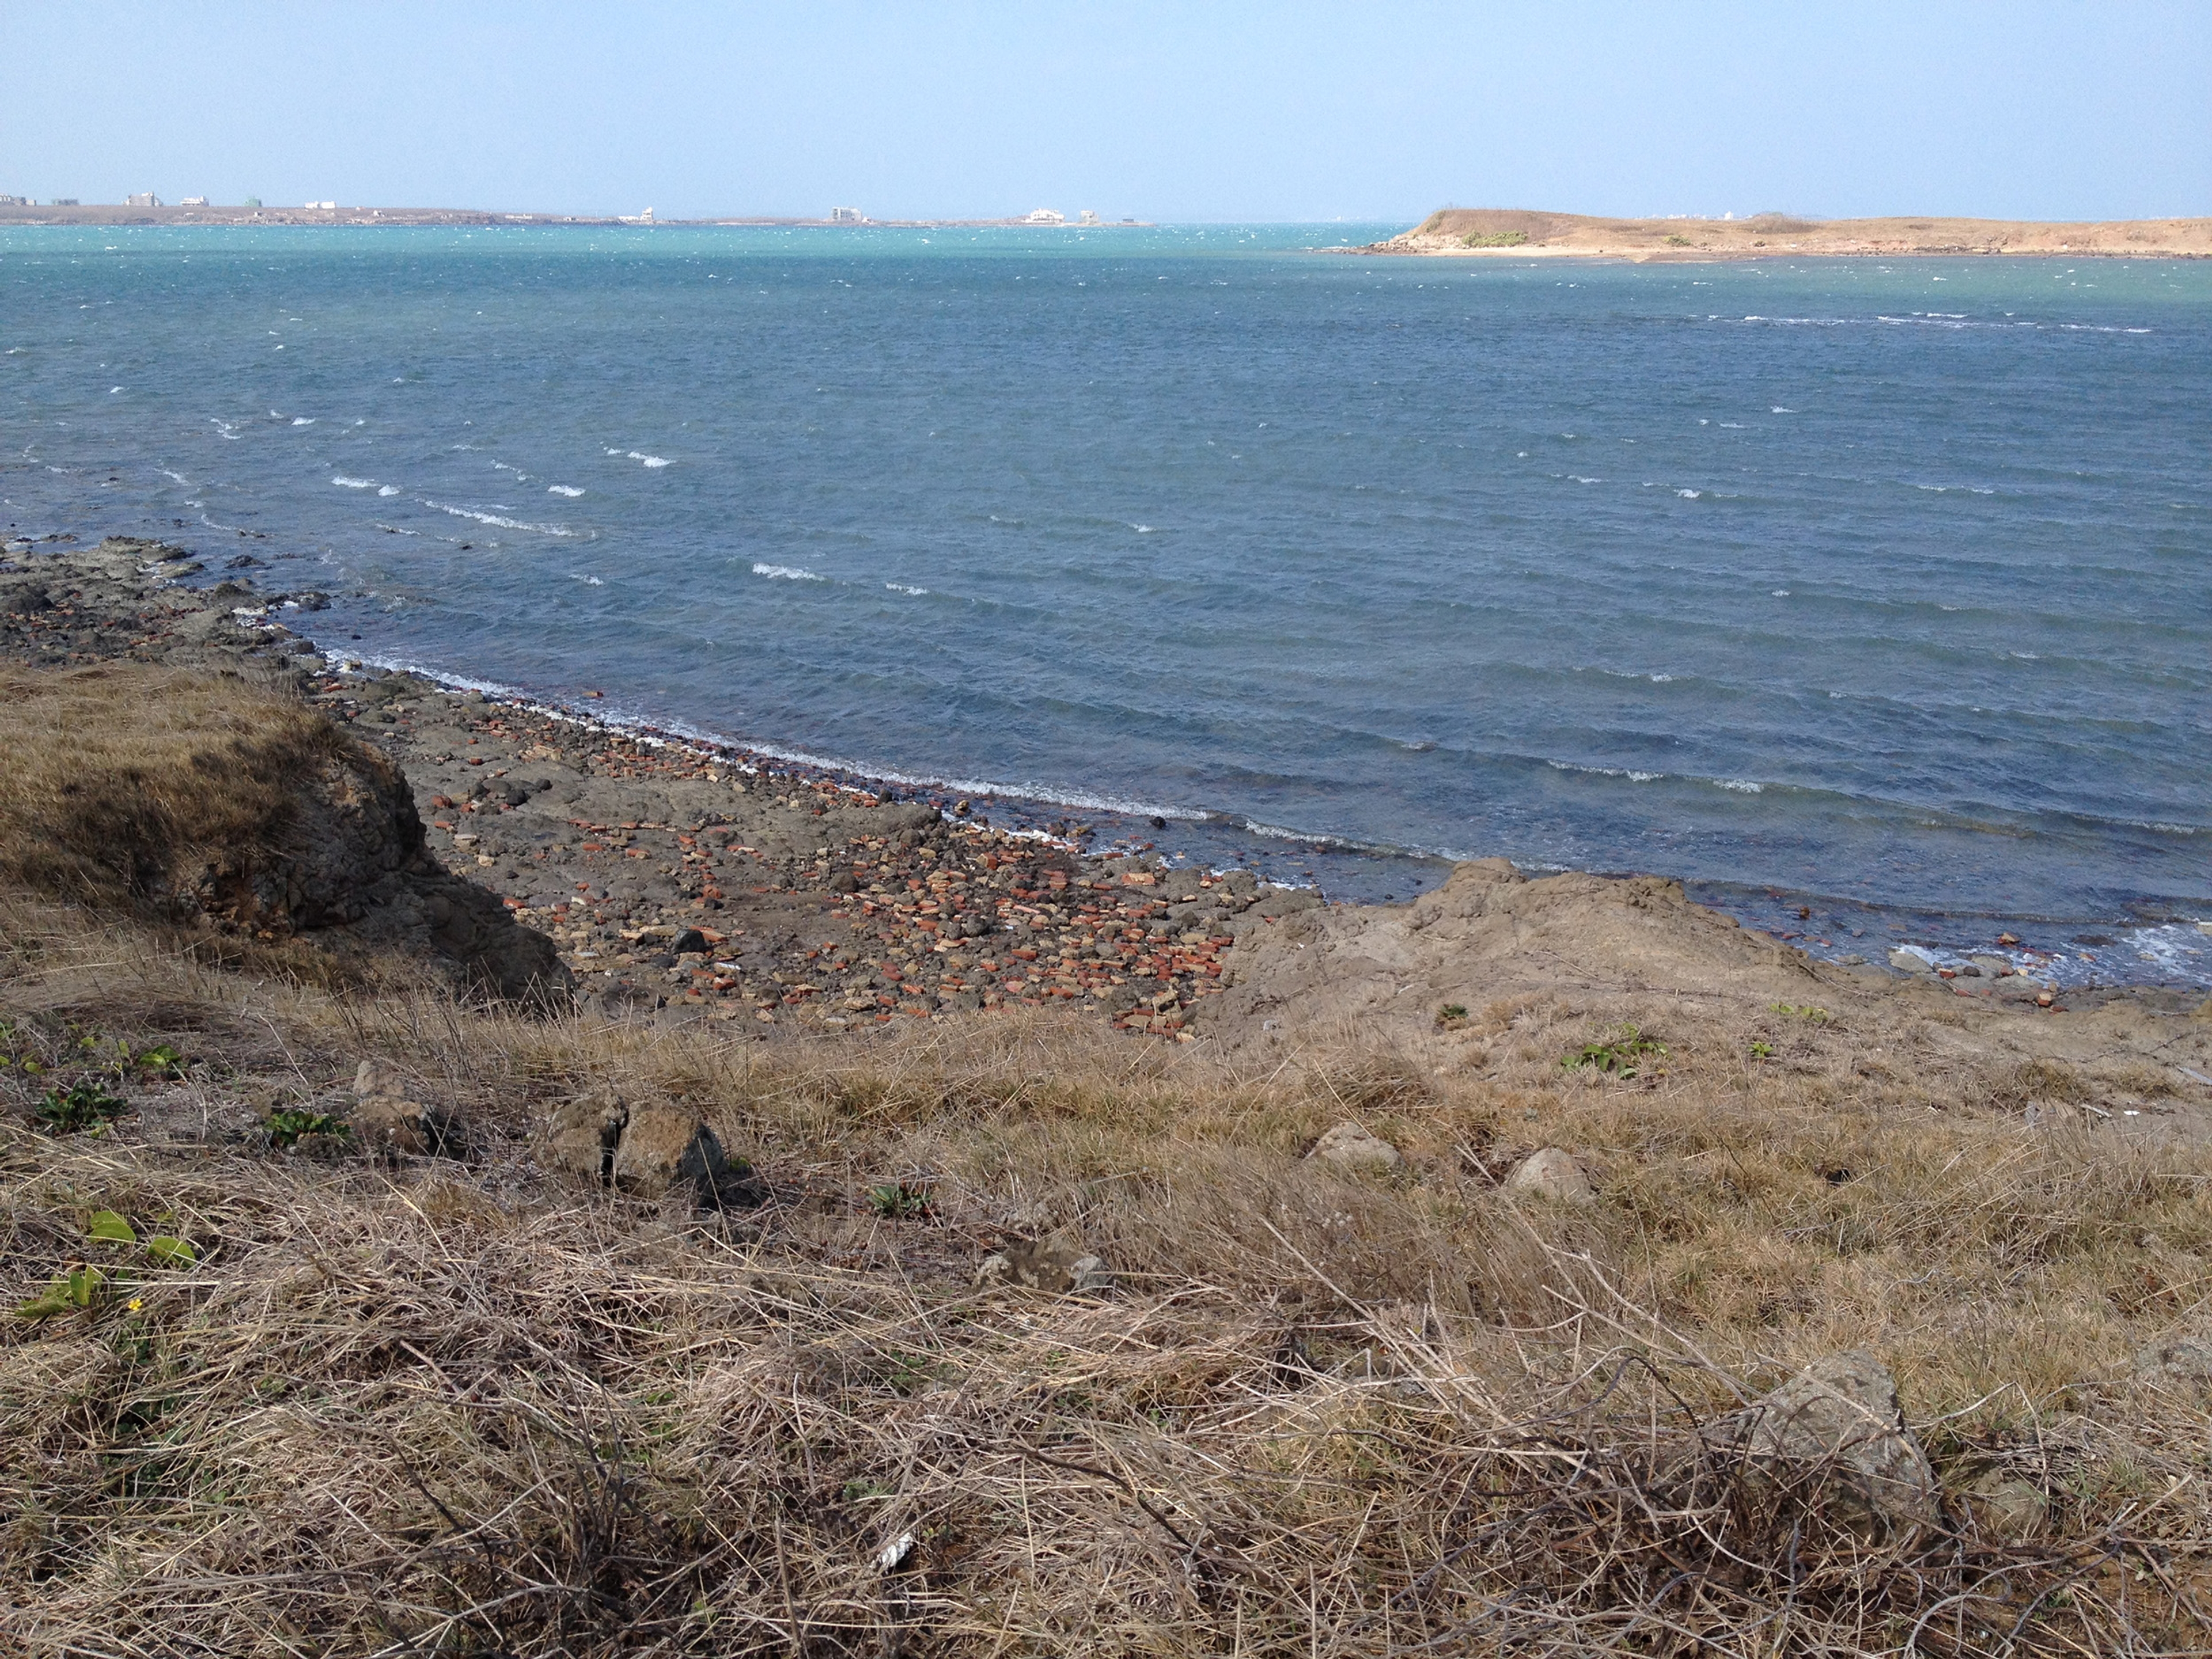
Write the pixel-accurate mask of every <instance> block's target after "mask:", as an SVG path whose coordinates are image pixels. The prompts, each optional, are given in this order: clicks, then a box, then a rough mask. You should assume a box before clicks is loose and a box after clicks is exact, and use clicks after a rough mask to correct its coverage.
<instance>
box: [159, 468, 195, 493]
mask: <svg viewBox="0 0 2212 1659" xmlns="http://www.w3.org/2000/svg"><path fill="white" fill-rule="evenodd" d="M156 471H159V472H160V473H161V476H162V477H165V478H174V479H175V480H176V481H177V482H178V483H180V484H182V485H184V487H185V489H191V487H192V481H191V479H190V478H187V477H185V475H184V474H183V473H181V472H172V471H169V469H168V468H167V467H166V466H164V467H160V468H157V469H156Z"/></svg>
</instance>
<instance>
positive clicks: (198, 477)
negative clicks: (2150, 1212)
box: [0, 226, 2212, 983]
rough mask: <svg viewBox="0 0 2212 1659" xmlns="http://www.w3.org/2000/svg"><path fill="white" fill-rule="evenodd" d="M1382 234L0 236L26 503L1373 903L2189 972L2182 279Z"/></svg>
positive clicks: (2196, 896)
mask: <svg viewBox="0 0 2212 1659" xmlns="http://www.w3.org/2000/svg"><path fill="white" fill-rule="evenodd" d="M1391 228H1393V227H1382V226H1374V227H1335V226H1332V227H1327V228H1321V227H1310V226H1309V227H1297V226H1293V227H1238V228H1221V227H1208V228H1161V229H1151V228H1133V229H1123V228H1112V229H1107V230H1102V231H1091V232H1076V231H1072V230H1071V231H1030V230H1003V229H999V230H966V229H938V230H888V229H869V230H860V231H848V230H839V231H823V230H811V231H809V230H769V229H748V228H720V229H690V228H652V229H643V228H641V229H636V230H624V231H609V230H585V229H550V230H549V229H535V228H499V229H482V230H476V231H472V232H471V231H419V230H398V229H392V230H359V231H355V230H323V229H314V230H286V229H273V228H272V229H253V230H245V229H229V230H226V229H197V230H173V229H161V230H148V229H140V230H123V229H100V230H80V229H10V230H6V231H0V354H4V355H0V432H4V439H3V440H0V523H4V524H5V525H6V526H7V527H8V531H9V534H10V535H11V536H13V537H15V538H39V537H43V536H47V535H52V534H60V533H74V534H76V535H78V536H79V537H81V538H89V537H94V536H97V535H99V534H102V533H110V532H131V533H140V534H157V535H160V536H161V537H163V538H167V539H168V540H171V541H174V542H178V543H180V544H184V545H185V546H187V547H191V548H192V549H194V550H197V551H200V552H202V553H204V554H205V555H207V556H210V558H211V559H214V560H215V561H216V562H217V564H218V565H219V564H220V562H221V561H222V559H225V558H228V557H232V556H237V555H239V554H240V553H250V554H251V555H252V556H255V557H257V558H259V559H262V560H264V561H265V562H267V564H268V565H269V567H270V569H269V571H268V572H267V573H266V574H265V576H264V577H263V578H262V579H263V580H268V581H271V582H275V583H277V584H281V585H284V586H291V587H295V588H306V587H313V588H318V589H321V590H324V591H326V592H330V593H331V595H332V596H333V599H334V600H335V605H334V608H333V610H332V611H331V612H329V613H326V614H324V615H319V616H317V617H313V619H312V624H311V625H312V626H313V630H314V631H315V632H316V633H317V635H318V637H319V638H320V639H322V640H323V641H325V643H336V644H337V645H339V646H340V647H341V648H343V649H345V650H348V651H350V652H352V653H357V654H359V655H361V656H362V657H363V658H365V659H369V660H372V661H386V662H393V663H398V662H405V663H409V664H412V665H421V666H425V667H428V668H430V669H433V670H435V671H441V672H445V673H448V674H453V675H456V676H460V677H465V678H473V679H476V680H478V681H483V682H489V683H495V684H501V685H504V686H510V687H516V688H520V689H523V690H527V691H529V692H531V693H532V694H534V695H537V696H542V697H545V698H548V699H552V700H556V701H558V700H568V699H573V698H575V697H576V696H579V695H580V693H581V692H582V691H584V690H586V689H587V688H592V689H601V690H605V692H606V694H607V696H606V697H605V701H604V702H596V703H593V704H592V707H593V708H595V709H604V710H606V711H608V712H611V713H616V714H623V715H626V716H628V717H631V718H635V719H639V720H648V721H653V722H657V723H660V724H663V725H667V726H676V727H679V728H682V729H689V730H694V731H699V732H712V733H715V734H720V735H722V736H726V737H728V738H733V739H738V740H741V741H744V742H747V743H750V744H758V745H763V746H766V747H769V748H770V749H772V750H778V751H782V752H787V753H791V754H794V755H805V756H811V757H823V758H826V759H829V760H834V761H836V762H837V763H841V764H842V765H845V766H847V767H848V768H850V769H854V770H858V771H862V772H866V773H871V774H874V775H885V776H894V777H900V778H908V779H915V780H925V781H943V782H944V783H945V785H946V786H947V787H948V788H950V789H952V790H955V791H957V792H958V793H966V794H969V795H971V796H975V797H981V796H985V795H987V794H993V793H994V792H995V797H996V799H994V800H993V801H991V802H989V803H987V805H988V806H989V808H990V810H992V811H994V812H995V813H997V814H999V815H1000V816H1001V817H1016V818H1020V817H1024V816H1026V817H1029V818H1030V819H1032V820H1034V819H1036V818H1037V817H1054V816H1063V817H1064V816H1070V815H1071V814H1072V815H1073V816H1074V817H1078V818H1080V819H1082V820H1084V821H1085V822H1090V823H1096V824H1098V825H1100V826H1101V829H1100V839H1101V840H1102V842H1103V841H1106V840H1111V839H1113V838H1115V837H1117V836H1123V837H1126V836H1142V837H1144V838H1146V839H1151V840H1155V841H1158V842H1160V843H1161V844H1162V845H1163V846H1164V847H1167V848H1171V849H1174V850H1178V851H1181V852H1182V853H1185V854H1189V855H1193V856H1203V857H1206V858H1210V859H1212V860H1216V861H1219V860H1225V859H1231V858H1242V859H1245V860H1250V861H1255V862H1258V863H1261V864H1264V865H1266V866H1267V867H1268V868H1269V869H1270V870H1272V871H1273V872H1276V873H1279V874H1286V875H1290V876H1293V877H1297V876H1300V875H1302V874H1304V872H1311V873H1312V877H1313V878H1314V879H1316V880H1318V881H1320V882H1321V883H1322V884H1323V885H1324V886H1325V887H1327V888H1328V889H1329V890H1332V891H1335V892H1342V893H1345V894H1347V895H1350V896H1362V897H1370V898H1372V897H1381V896H1383V895H1384V894H1386V893H1387V894H1392V895H1395V896H1401V897H1402V896H1409V895H1410V894H1411V893H1412V892H1413V891H1415V890H1418V889H1419V888H1420V887H1422V886H1425V885H1427V884H1432V883H1433V882H1434V881H1435V880H1436V879H1437V878H1439V877H1440V874H1441V872H1442V869H1443V866H1442V865H1441V864H1439V863H1437V861H1436V858H1437V855H1442V856H1449V857H1465V856H1479V855H1486V854H1504V855H1506V856H1508V857H1510V858H1512V859H1514V860H1516V861H1518V862H1520V863H1522V864H1523V865H1526V866H1535V867H1574V868H1592V869H1599V870H1607V871H1626V870H1638V871H1652V872H1662V873H1665V874H1669V875H1674V876H1680V877H1682V878H1685V879H1686V880H1688V881H1690V882H1691V883H1692V885H1693V890H1696V891H1698V892H1699V894H1700V895H1701V896H1706V897H1709V898H1712V899H1714V900H1716V901H1717V902H1723V903H1724V904H1726V905H1728V906H1729V908H1734V909H1735V910H1736V911H1737V912H1738V914H1741V915H1745V916H1746V917H1747V918H1749V919H1752V920H1754V921H1759V922H1760V923H1761V924H1762V925H1768V926H1771V927H1775V928H1776V929H1777V930H1778V931H1782V932H1786V933H1802V935H1803V936H1804V937H1805V939H1806V940H1807V942H1808V943H1809V944H1812V945H1814V946H1815V947H1816V948H1818V949H1820V950H1821V951H1824V952H1825V953H1828V954H1841V953H1843V952H1844V951H1859V952H1862V953H1865V954H1869V955H1871V956H1873V957H1875V959H1877V960H1878V959H1880V957H1881V956H1882V955H1883V954H1884V953H1885V952H1886V951H1887V948H1888V947H1889V946H1890V945H1892V944H1894V943H1895V942H1897V941H1899V940H1901V939H1917V940H1920V941H1923V942H1925V943H1930V944H1935V945H1949V946H1958V947H1963V946H1966V945H1972V944H1974V943H1976V942H1978V941H1986V940H1988V939H1992V938H1994V936H1995V935H1996V933H1997V932H1999V931H2001V930H2003V929H2007V928H2009V929H2010V930H2012V931H2014V932H2016V933H2021V935H2022V936H2023V937H2030V936H2031V935H2033V938H2032V939H2031V943H2042V944H2045V945H2046V946H2047V947H2048V948H2051V949H2053V950H2057V951H2063V952H2065V953H2067V954H2068V956H2069V959H2072V958H2076V957H2090V958H2092V959H2094V960H2095V961H2096V963H2097V965H2096V969H2095V972H2096V973H2097V974H2098V975H2102V976H2109V977H2117V978H2138V979H2140V978H2153V979H2167V980H2183V981H2193V982H2199V983H2202V982H2206V981H2208V980H2212V957H2208V956H2207V954H2206V951H2207V948H2208V947H2212V939H2208V938H2207V937H2206V936H2205V935H2204V934H2203V933H2201V932H2200V931H2199V930H2197V929H2196V928H2195V927H2191V926H2189V925H2187V924H2188V923H2190V922H2191V921H2193V920H2195V919H2197V918H2202V917H2207V916H2212V471H2208V457H2212V398H2208V396H2207V387H2208V385H2212V265H2208V264H2201V263H2188V262H2179V261H2163V260H2132V261H2122V260H2087V259H2084V260H2080V261H2071V262H2069V261H2066V260H2051V259H2018V260H2013V259H1986V258H1958V259H1947V258H1929V259H1915V260H1896V261H1889V262H1883V261H1879V260H1869V259H1850V260H1809V261H1808V260H1796V259H1790V258H1774V259H1771V260H1768V261H1765V262H1762V263H1759V264H1647V265H1641V266H1632V265H1621V264H1591V263H1583V262H1569V261H1561V260H1556V259H1549V260H1547V259H1534V258H1486V259H1480V260H1475V259H1467V260H1453V261H1442V260H1411V259H1382V258H1354V257H1346V256H1344V255H1341V254H1329V253H1326V252H1317V251H1316V249H1319V248H1322V247H1326V246H1329V245H1331V244H1334V243H1339V242H1358V241H1364V240H1371V239H1372V238H1374V237H1375V236H1377V235H1380V234H1387V232H1388V231H1389V229H1391ZM1016 798H1021V799H1016ZM1024 802H1026V803H1027V804H1026V805H1024ZM1109 808H1118V809H1120V812H1119V814H1116V813H1115V812H1113V811H1108V810H1107V809H1109ZM1155 817H1157V818H1158V819H1160V820H1163V821H1164V828H1159V827H1155V826H1154V824H1153V823H1152V819H1153V818H1155ZM1800 908H1803V909H1805V910H1807V911H1808V912H1809V913H1810V914H1809V915H1808V916H1807V917H1805V918H1802V919H1799V918H1798V916H1797V913H1798V910H1799V909H1800ZM2078 939H2087V940H2088V941H2089V942H2088V943H2087V944H2086V945H2080V944H2075V943H2073V941H2075V940H2078ZM2106 939H2110V940H2111V941H2112V942H2111V943H2109V944H2108V943H2106V942H2105V941H2106ZM2083 971H2085V972H2086V971H2087V969H2084V970H2083Z"/></svg>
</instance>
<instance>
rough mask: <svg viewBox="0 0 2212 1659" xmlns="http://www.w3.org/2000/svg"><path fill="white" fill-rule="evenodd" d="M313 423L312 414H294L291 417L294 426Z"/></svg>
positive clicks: (311, 424)
mask: <svg viewBox="0 0 2212 1659" xmlns="http://www.w3.org/2000/svg"><path fill="white" fill-rule="evenodd" d="M314 423H315V417H314V416H312V415H295V416H293V417H292V424H293V425H294V426H313V425H314Z"/></svg>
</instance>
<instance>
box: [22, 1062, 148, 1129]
mask: <svg viewBox="0 0 2212 1659" xmlns="http://www.w3.org/2000/svg"><path fill="white" fill-rule="evenodd" d="M25 1069H26V1070H28V1069H29V1065H28V1062H26V1064H25ZM123 1109H124V1103H123V1102H122V1101H121V1100H120V1099H118V1098H117V1097H115V1096H113V1095H111V1094H110V1093H108V1092H107V1091H106V1090H105V1089H103V1088H102V1087H100V1085H99V1084H98V1083H97V1082H96V1081H94V1079H91V1078H79V1079H77V1080H76V1082H74V1083H72V1084H70V1085H69V1087H68V1088H66V1089H64V1088H60V1087H58V1086H57V1087H55V1088H52V1089H49V1090H47V1091H46V1094H45V1095H44V1096H43V1097H41V1098H40V1102H39V1103H38V1106H37V1108H36V1109H35V1110H36V1114H37V1116H38V1120H39V1121H40V1123H42V1124H44V1125H45V1126H46V1128H47V1129H48V1130H50V1131H51V1132H52V1133H55V1134H64V1135H67V1134H75V1133H77V1132H78V1131H79V1130H81V1129H89V1128H91V1127H93V1126H94V1124H97V1123H105V1122H106V1121H108V1120H109V1119H110V1118H112V1117H114V1116H115V1115H117V1114H118V1113H119V1112H121V1111H122V1110H123Z"/></svg>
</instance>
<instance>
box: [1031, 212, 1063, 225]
mask: <svg viewBox="0 0 2212 1659" xmlns="http://www.w3.org/2000/svg"><path fill="white" fill-rule="evenodd" d="M1022 222H1023V223H1024V224H1025V225H1064V224H1066V222H1067V216H1066V214H1065V213H1054V211H1053V210H1051V209H1050V208H1039V209H1037V210H1036V212H1034V213H1032V214H1030V216H1029V217H1028V218H1026V219H1024V220H1023V221H1022Z"/></svg>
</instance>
